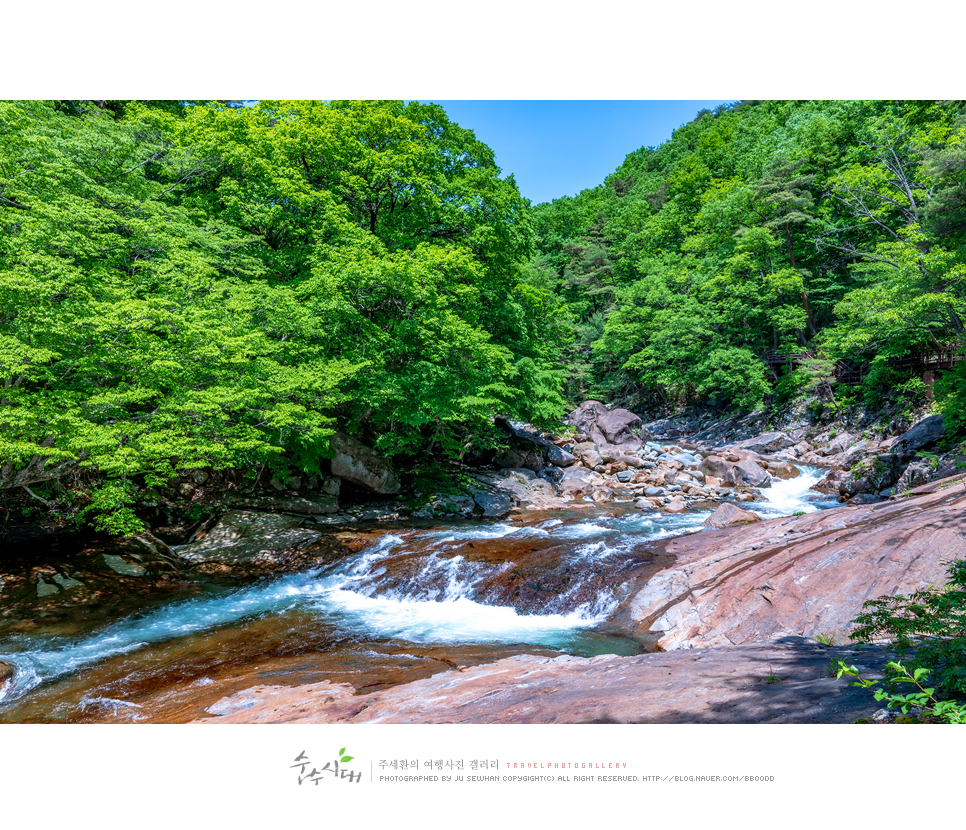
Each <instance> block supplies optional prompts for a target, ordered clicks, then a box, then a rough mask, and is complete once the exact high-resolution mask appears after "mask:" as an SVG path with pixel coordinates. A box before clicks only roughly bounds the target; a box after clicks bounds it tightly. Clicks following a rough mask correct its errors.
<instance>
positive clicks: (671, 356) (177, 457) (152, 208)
mask: <svg viewBox="0 0 966 830" xmlns="http://www.w3.org/2000/svg"><path fill="white" fill-rule="evenodd" d="M964 112H966V110H964V106H963V105H961V104H960V103H956V102H953V103H950V102H945V103H937V102H921V101H915V102H886V101H880V102H852V101H835V102H815V101H796V102H785V101H764V102H742V103H740V104H735V105H731V106H727V107H722V108H719V109H718V110H716V111H715V112H707V111H705V112H702V113H699V114H698V116H697V117H696V118H695V119H694V120H693V121H692V122H691V123H689V124H686V125H684V126H682V127H681V128H680V129H678V130H677V131H676V132H675V133H674V135H673V137H672V138H671V139H670V140H669V141H667V142H666V143H665V144H663V145H661V146H660V147H657V148H641V149H639V150H636V151H634V152H632V153H630V155H628V156H627V158H626V160H625V161H624V163H623V164H622V165H621V166H620V167H619V168H618V169H617V170H616V171H615V172H614V173H613V174H611V175H610V176H609V177H608V178H607V180H606V181H605V182H603V183H602V184H601V185H600V186H598V187H596V188H594V189H591V190H587V191H584V192H582V193H580V194H578V195H577V196H575V197H567V198H561V199H557V200H555V201H553V202H551V203H547V204H541V205H537V206H531V205H530V204H529V203H528V202H527V200H526V199H524V198H523V197H522V196H521V195H520V193H519V190H518V188H517V186H516V184H515V182H514V180H513V177H512V176H504V175H503V174H502V172H501V171H500V170H499V168H498V167H497V166H496V163H495V161H494V154H493V151H492V150H491V149H490V148H488V147H487V146H485V145H484V144H483V143H481V142H480V141H479V140H478V139H477V138H476V136H475V135H474V134H473V133H472V132H471V131H469V130H467V129H464V128H461V127H460V126H458V125H457V124H454V123H452V122H451V121H450V120H449V119H448V118H447V116H446V113H445V112H444V111H443V109H442V108H440V107H438V106H435V105H426V104H420V103H418V102H410V103H408V104H404V103H403V102H386V101H363V102H338V101H333V102H304V101H301V102H300V101H296V102H272V101H263V102H260V103H258V104H257V105H255V106H252V107H240V106H234V105H232V104H231V103H230V102H222V103H217V102H215V103H203V102H194V103H184V104H182V103H173V102H103V101H102V102H77V101H59V102H29V101H28V102H10V103H2V104H0V226H2V233H0V378H2V385H3V389H2V390H0V462H2V465H0V489H2V490H5V491H7V492H8V493H9V492H13V491H16V492H18V493H26V494H28V495H29V498H30V499H32V500H34V501H35V502H36V503H37V504H38V505H39V504H45V505H47V504H51V503H53V501H56V502H57V503H58V504H61V505H64V504H67V505H71V509H72V510H73V511H74V512H76V513H77V515H78V516H79V517H80V518H81V519H82V520H84V521H90V522H93V523H95V525H96V526H97V527H100V528H102V529H107V530H110V531H112V532H118V533H120V532H128V531H131V530H133V529H136V528H137V527H139V522H138V519H137V516H136V514H135V511H134V509H133V507H134V505H135V502H136V499H137V496H138V493H141V492H143V491H144V489H145V488H150V487H152V486H159V485H160V484H161V483H162V482H164V481H167V480H169V479H170V478H171V477H172V475H173V474H174V472H175V471H176V470H179V469H180V470H184V469H193V468H207V469H215V470H217V469H226V468H241V469H245V470H259V471H263V470H266V469H267V470H269V471H271V470H272V469H273V468H274V467H275V466H279V467H282V466H285V467H286V468H293V467H294V468H295V469H297V470H302V471H305V472H307V473H309V474H312V473H314V472H316V471H317V470H318V469H319V462H320V459H324V458H325V457H326V456H327V455H328V453H329V451H330V447H329V438H330V436H331V435H332V434H333V431H334V430H336V429H339V430H342V431H345V432H348V433H351V434H354V435H356V436H358V437H360V438H361V439H362V440H364V441H365V442H366V443H367V444H369V445H370V446H373V447H375V449H376V450H377V451H378V452H379V453H381V454H382V455H383V456H385V457H388V458H390V459H393V460H394V461H395V462H396V463H397V465H398V466H399V467H400V468H404V469H411V468H413V467H415V466H417V465H420V464H425V463H427V462H433V461H435V460H440V459H446V458H449V459H455V458H460V457H463V458H472V457H474V453H476V452H477V451H479V450H485V449H487V448H492V447H494V446H496V445H498V444H499V442H500V441H501V440H503V439H504V438H505V436H504V435H503V434H502V433H500V431H499V430H498V429H496V428H495V427H494V424H493V418H494V416H495V415H502V416H505V417H509V418H519V419H522V420H525V421H529V422H530V423H533V424H536V425H538V426H539V425H544V426H545V425H549V424H552V423H554V422H555V421H556V419H558V418H559V417H560V416H561V415H562V414H563V413H564V412H565V411H566V406H567V404H571V405H573V404H577V403H579V402H580V401H581V400H583V399H586V398H599V399H602V400H605V401H607V402H609V403H621V404H623V405H626V406H632V407H640V408H643V409H647V408H653V407H655V406H657V407H663V408H666V409H670V408H674V407H678V406H684V405H689V404H698V405H702V406H710V407H714V408H717V409H718V410H720V411H722V412H728V411H735V410H741V409H750V408H754V407H758V406H761V405H763V404H765V405H768V406H781V405H784V404H785V403H787V402H788V401H790V400H793V399H794V398H795V397H796V396H797V395H801V394H803V393H806V392H808V391H809V390H812V391H816V390H818V391H821V392H822V394H825V395H826V396H827V397H830V398H831V399H832V400H833V401H834V402H835V405H836V406H840V405H841V406H845V405H847V404H848V403H849V402H850V401H856V400H859V399H860V398H862V399H864V402H865V403H866V404H867V405H870V406H877V405H879V404H880V403H881V402H882V401H884V400H887V399H893V400H895V399H900V400H905V401H908V402H910V403H916V404H921V403H922V402H924V400H925V392H926V390H925V388H924V385H923V380H922V378H921V377H920V376H917V375H914V374H910V373H908V372H906V373H903V372H901V371H897V370H896V369H895V368H894V365H893V364H890V360H891V359H893V358H896V357H901V356H903V355H908V354H909V353H911V352H916V351H919V350H936V351H945V352H953V353H955V352H959V351H962V350H963V349H964V347H966V329H964V322H963V321H964V319H966V247H964V244H966V115H964ZM768 350H770V351H772V352H779V353H789V352H796V353H802V352H805V351H808V353H809V355H808V357H807V358H801V359H799V360H798V362H797V364H796V366H797V368H794V369H793V367H792V365H791V364H789V365H784V366H783V365H781V364H780V363H779V364H777V365H776V364H775V363H774V362H773V363H772V364H771V365H769V364H767V363H766V362H764V361H763V360H762V355H763V353H764V352H766V351H768ZM836 362H839V365H840V366H842V365H847V366H852V367H856V368H857V371H858V370H859V369H861V373H863V374H864V380H863V383H862V385H861V386H850V387H845V386H844V385H840V384H839V385H837V384H836V376H835V374H834V366H835V364H836ZM935 393H936V398H937V406H939V407H940V408H941V409H942V410H943V411H944V412H945V414H946V415H947V425H948V427H949V428H950V429H951V430H956V429H959V430H963V429H964V428H966V362H961V363H959V364H958V367H957V368H956V369H954V370H951V371H947V372H945V373H944V374H943V376H942V377H941V378H940V379H939V381H937V383H936V387H935ZM25 498H26V496H25Z"/></svg>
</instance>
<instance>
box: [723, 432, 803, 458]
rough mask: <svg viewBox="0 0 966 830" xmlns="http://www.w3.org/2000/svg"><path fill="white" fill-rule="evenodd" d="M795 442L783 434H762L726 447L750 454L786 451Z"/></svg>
mask: <svg viewBox="0 0 966 830" xmlns="http://www.w3.org/2000/svg"><path fill="white" fill-rule="evenodd" d="M794 443H795V442H794V441H792V439H791V438H789V437H788V434H787V433H785V432H763V433H762V434H761V435H756V436H755V437H754V438H747V439H745V440H744V441H737V442H735V443H734V444H729V445H728V447H729V448H731V449H736V450H748V451H750V452H758V453H761V452H765V453H770V452H778V451H779V450H784V449H787V448H788V447H790V446H792V445H793V444H794Z"/></svg>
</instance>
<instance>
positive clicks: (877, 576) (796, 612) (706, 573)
mask: <svg viewBox="0 0 966 830" xmlns="http://www.w3.org/2000/svg"><path fill="white" fill-rule="evenodd" d="M933 485H936V487H935V489H931V490H930V488H931V487H932V485H928V486H927V487H926V488H924V490H929V492H926V493H924V494H923V495H919V496H913V497H911V498H904V499H898V500H895V501H890V502H884V503H879V504H876V505H864V506H857V507H842V508H839V509H836V510H827V511H820V512H816V513H810V514H807V515H804V516H792V517H787V518H781V519H772V520H770V521H766V522H759V523H757V524H755V525H753V526H751V527H735V528H726V529H722V530H709V531H708V532H706V533H696V534H692V535H690V536H683V537H679V538H676V539H671V540H668V542H667V543H666V544H665V546H664V551H665V553H668V554H672V555H674V556H676V561H675V563H674V566H673V567H671V568H669V569H667V570H665V571H663V572H662V573H660V574H658V575H657V576H656V577H654V578H652V579H650V580H649V581H648V582H647V583H646V584H644V585H642V586H641V589H640V590H639V591H637V592H636V594H635V595H634V596H633V598H632V599H631V600H630V601H629V602H628V603H627V604H626V606H625V607H624V608H623V609H622V610H621V611H620V612H619V613H618V615H617V617H616V619H615V622H616V623H617V624H618V625H619V626H620V627H623V628H624V629H625V630H629V631H633V632H635V633H636V635H637V636H638V637H640V638H648V637H650V638H653V640H654V642H655V643H656V644H657V645H658V646H659V647H660V648H663V649H674V648H700V647H706V646H716V645H729V644H738V643H750V642H756V641H761V640H765V639H769V638H772V637H778V636H783V635H804V636H815V635H817V634H834V635H837V636H842V637H843V638H844V637H847V633H848V629H849V627H850V623H851V621H852V620H853V619H855V617H856V615H857V614H859V613H860V611H861V610H862V603H863V602H865V601H866V600H869V599H875V598H877V597H881V596H888V595H893V594H896V593H903V594H909V593H912V592H914V591H916V590H919V589H922V588H925V587H926V586H928V585H942V584H943V583H944V582H945V578H946V570H947V566H946V562H947V561H948V560H949V559H951V558H953V557H955V556H956V555H957V554H959V555H961V553H962V551H963V550H964V549H966V489H964V485H963V477H962V476H960V477H958V479H955V480H947V481H946V482H945V486H944V487H943V486H941V485H942V483H941V482H933Z"/></svg>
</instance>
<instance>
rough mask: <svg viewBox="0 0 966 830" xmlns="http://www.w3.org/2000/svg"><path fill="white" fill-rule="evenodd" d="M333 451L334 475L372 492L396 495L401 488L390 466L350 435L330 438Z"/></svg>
mask: <svg viewBox="0 0 966 830" xmlns="http://www.w3.org/2000/svg"><path fill="white" fill-rule="evenodd" d="M329 441H330V444H331V446H332V449H333V451H334V453H335V454H334V455H333V456H332V475H334V476H335V477H336V478H340V479H342V480H343V481H348V482H350V483H352V484H357V485H359V486H360V487H365V488H366V489H368V490H371V491H372V492H373V493H380V494H382V495H395V494H396V493H398V492H399V490H400V489H401V485H400V483H399V479H398V478H396V474H395V472H393V469H392V467H390V466H389V463H388V462H387V461H386V460H385V459H384V458H382V456H380V455H379V454H378V453H377V452H376V451H375V450H373V449H372V448H371V447H367V446H366V445H365V444H363V443H362V442H361V441H359V440H358V439H356V438H353V437H352V436H351V435H345V434H344V433H341V432H337V433H335V435H333V436H332V437H331V438H330V439H329Z"/></svg>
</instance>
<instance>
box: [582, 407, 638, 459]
mask: <svg viewBox="0 0 966 830" xmlns="http://www.w3.org/2000/svg"><path fill="white" fill-rule="evenodd" d="M566 420H567V422H568V423H570V424H572V425H573V426H575V427H576V428H577V432H578V433H579V434H582V435H587V436H589V437H590V439H591V441H593V442H594V443H595V444H598V445H601V446H603V445H606V444H614V445H616V446H617V447H619V448H620V450H621V451H623V452H636V451H637V450H639V449H640V448H641V446H642V441H641V427H642V426H643V422H642V421H641V419H640V418H639V417H638V416H637V415H635V414H634V413H633V412H631V411H629V410H627V409H608V408H607V407H606V406H605V405H604V404H602V403H601V402H600V401H584V402H583V403H582V404H581V405H580V406H578V407H577V408H576V409H575V410H574V411H573V412H571V413H570V415H569V416H568V417H567V419H566Z"/></svg>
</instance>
